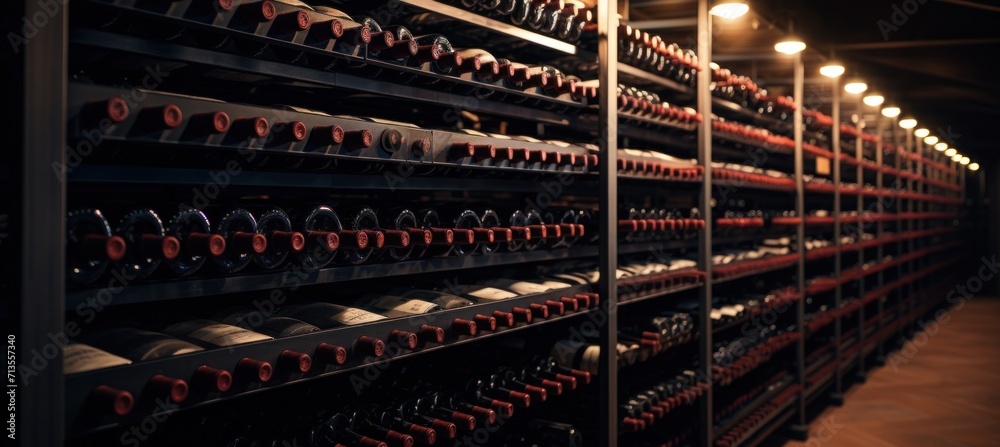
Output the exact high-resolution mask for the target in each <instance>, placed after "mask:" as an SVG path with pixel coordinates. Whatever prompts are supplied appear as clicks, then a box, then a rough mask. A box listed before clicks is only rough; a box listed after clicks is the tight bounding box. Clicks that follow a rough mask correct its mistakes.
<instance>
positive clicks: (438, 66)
mask: <svg viewBox="0 0 1000 447" xmlns="http://www.w3.org/2000/svg"><path fill="white" fill-rule="evenodd" d="M416 40H417V45H418V48H419V52H418V54H417V59H416V62H417V63H420V64H429V65H428V67H429V69H430V71H433V72H435V73H440V74H444V75H451V76H459V75H461V71H460V70H459V67H461V66H462V65H463V63H464V61H465V59H464V58H463V56H462V54H461V53H460V52H456V51H455V47H454V46H453V45H452V44H451V41H449V40H448V38H447V37H445V36H443V35H441V34H426V35H423V36H417V37H416ZM437 82H438V80H437V79H433V80H429V81H428V83H430V84H434V83H437Z"/></svg>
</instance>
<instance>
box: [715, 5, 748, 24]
mask: <svg viewBox="0 0 1000 447" xmlns="http://www.w3.org/2000/svg"><path fill="white" fill-rule="evenodd" d="M748 11H750V5H748V4H747V2H744V1H739V0H719V1H716V2H715V6H713V7H712V9H710V10H709V11H708V12H709V14H712V15H713V16H716V17H721V18H723V19H726V20H732V19H735V18H737V17H742V16H743V15H744V14H746V13H747V12H748Z"/></svg>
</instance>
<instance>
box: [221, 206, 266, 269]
mask: <svg viewBox="0 0 1000 447" xmlns="http://www.w3.org/2000/svg"><path fill="white" fill-rule="evenodd" d="M215 232H216V233H217V234H218V235H220V236H222V237H224V238H225V239H226V252H225V253H224V254H223V255H222V256H219V257H216V258H213V261H215V264H216V266H217V267H218V268H219V270H220V271H221V272H222V273H226V274H231V273H236V272H238V271H240V270H243V269H244V268H245V267H246V266H247V265H249V264H250V262H251V261H252V260H253V258H254V256H255V255H258V254H261V253H264V251H266V250H267V238H266V237H265V236H264V235H263V234H260V233H258V232H257V220H256V219H254V217H253V215H252V214H250V212H249V211H247V210H244V209H234V210H231V211H229V212H227V213H225V214H223V215H222V216H221V217H220V218H219V221H218V224H216V227H215Z"/></svg>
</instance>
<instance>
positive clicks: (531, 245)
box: [524, 210, 553, 251]
mask: <svg viewBox="0 0 1000 447" xmlns="http://www.w3.org/2000/svg"><path fill="white" fill-rule="evenodd" d="M525 223H526V225H525V228H527V229H529V230H531V240H525V241H524V249H525V250H528V251H533V250H535V249H537V248H538V247H540V246H541V245H542V244H543V243H544V242H545V239H548V238H550V237H552V236H553V235H550V234H549V232H548V228H547V227H546V226H545V222H544V221H543V220H542V215H541V214H539V213H538V211H535V210H529V211H528V212H527V213H525Z"/></svg>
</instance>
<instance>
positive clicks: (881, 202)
mask: <svg viewBox="0 0 1000 447" xmlns="http://www.w3.org/2000/svg"><path fill="white" fill-rule="evenodd" d="M885 123H886V119H885V118H884V117H881V116H880V117H879V118H878V132H877V135H878V136H879V139H878V142H877V143H876V144H875V165H876V166H878V170H877V171H875V187H876V188H878V189H879V190H882V188H883V187H884V186H885V177H884V176H883V174H882V163H883V157H884V156H885V154H884V151H885V144H883V138H886V137H884V136H883V128H884V127H885ZM890 125H891V123H890ZM890 144H892V143H891V142H890ZM888 199H889V198H885V197H879V199H878V202H876V203H875V212H876V213H878V220H877V221H876V222H875V238H876V239H878V238H881V237H882V233H883V230H884V229H885V223H884V222H883V221H882V213H884V212H885V201H886V200H888ZM875 253H876V254H875V258H876V259H878V260H879V262H881V261H882V257H883V256H884V255H885V250H884V248H883V246H882V245H881V244H879V245H878V246H877V247H876V248H875ZM876 281H877V282H878V285H876V286H875V290H878V289H880V288H881V287H882V285H883V284H885V271H879V272H878V273H877V274H876ZM876 309H878V310H877V312H876V314H875V315H877V316H878V321H877V322H876V323H875V330H876V331H877V332H876V333H879V332H881V331H882V312H883V311H884V310H885V303H884V302H883V300H882V297H878V305H877V306H876ZM875 344H876V346H877V354H876V357H875V358H876V359H877V360H876V362H878V363H879V364H882V362H884V359H883V356H884V355H885V354H884V349H883V347H882V341H881V340H879V339H877V338H876V340H875Z"/></svg>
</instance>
